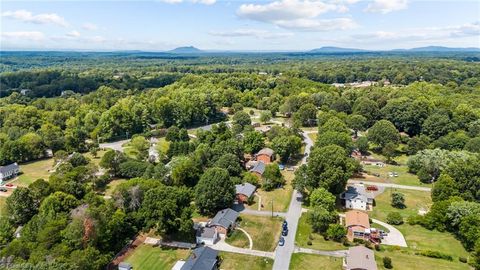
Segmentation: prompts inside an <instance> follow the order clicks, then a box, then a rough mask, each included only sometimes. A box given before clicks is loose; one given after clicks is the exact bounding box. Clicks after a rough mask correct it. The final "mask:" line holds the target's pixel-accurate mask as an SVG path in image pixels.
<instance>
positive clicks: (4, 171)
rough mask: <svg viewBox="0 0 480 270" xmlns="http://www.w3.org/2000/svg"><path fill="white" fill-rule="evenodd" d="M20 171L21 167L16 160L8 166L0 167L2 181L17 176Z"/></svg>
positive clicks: (0, 180) (0, 179)
mask: <svg viewBox="0 0 480 270" xmlns="http://www.w3.org/2000/svg"><path fill="white" fill-rule="evenodd" d="M19 172H20V167H19V166H18V164H17V163H16V162H15V163H12V164H9V165H7V166H2V167H0V183H1V182H3V181H5V180H7V179H10V178H13V177H15V176H17V174H18V173H19Z"/></svg>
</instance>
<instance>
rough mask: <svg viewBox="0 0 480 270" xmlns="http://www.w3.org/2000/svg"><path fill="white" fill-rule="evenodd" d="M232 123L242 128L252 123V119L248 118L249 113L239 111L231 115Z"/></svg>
mask: <svg viewBox="0 0 480 270" xmlns="http://www.w3.org/2000/svg"><path fill="white" fill-rule="evenodd" d="M233 124H234V125H239V126H240V127H242V130H243V129H244V128H245V127H246V126H250V125H251V124H252V120H251V119H250V115H248V113H246V112H244V111H239V112H236V113H235V114H234V115H233Z"/></svg>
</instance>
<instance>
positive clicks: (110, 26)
mask: <svg viewBox="0 0 480 270" xmlns="http://www.w3.org/2000/svg"><path fill="white" fill-rule="evenodd" d="M0 15H1V24H0V32H1V36H0V38H1V39H0V49H1V50H87V51H116V50H143V51H164V50H170V49H173V48H176V47H179V46H195V47H197V48H199V49H203V50H235V51H302V50H310V49H314V48H319V47H323V46H337V47H347V48H361V49H369V50H388V49H396V48H413V47H422V46H429V45H437V46H448V47H480V1H475V0H467V1H445V0H436V1H430V0H424V1H415V0H370V1H360V0H274V1H272V0H233V1H232V0H155V1H113V0H104V1H18V0H17V1H13V0H2V1H1V2H0Z"/></svg>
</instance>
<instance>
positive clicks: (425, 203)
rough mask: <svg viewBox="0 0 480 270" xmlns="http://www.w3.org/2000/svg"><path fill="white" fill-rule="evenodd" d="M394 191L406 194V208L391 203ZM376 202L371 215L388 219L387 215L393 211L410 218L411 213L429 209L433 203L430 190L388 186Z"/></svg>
mask: <svg viewBox="0 0 480 270" xmlns="http://www.w3.org/2000/svg"><path fill="white" fill-rule="evenodd" d="M392 192H399V193H402V194H403V195H404V197H405V205H406V206H407V207H406V208H404V209H398V208H394V207H392V206H391V205H390V203H391V193H392ZM375 203H376V206H374V207H373V211H372V212H370V213H369V215H370V217H371V218H376V219H379V220H381V221H386V219H387V215H388V214H389V213H391V212H399V213H400V214H401V215H402V216H403V217H404V218H408V217H409V216H411V215H415V214H418V210H420V209H425V210H428V209H429V208H430V206H431V204H432V198H431V197H430V192H425V191H418V190H407V189H392V188H387V189H385V191H384V192H383V193H382V194H380V195H378V196H377V197H375Z"/></svg>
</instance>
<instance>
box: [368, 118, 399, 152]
mask: <svg viewBox="0 0 480 270" xmlns="http://www.w3.org/2000/svg"><path fill="white" fill-rule="evenodd" d="M399 139H400V136H399V134H398V130H397V129H396V128H395V126H394V125H393V124H392V123H391V122H390V121H388V120H380V121H378V122H376V123H375V124H374V125H373V126H372V127H371V128H370V129H369V130H368V140H369V141H371V142H373V143H375V144H377V145H378V146H379V147H380V148H383V147H385V146H386V145H387V144H388V143H397V142H398V141H399Z"/></svg>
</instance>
